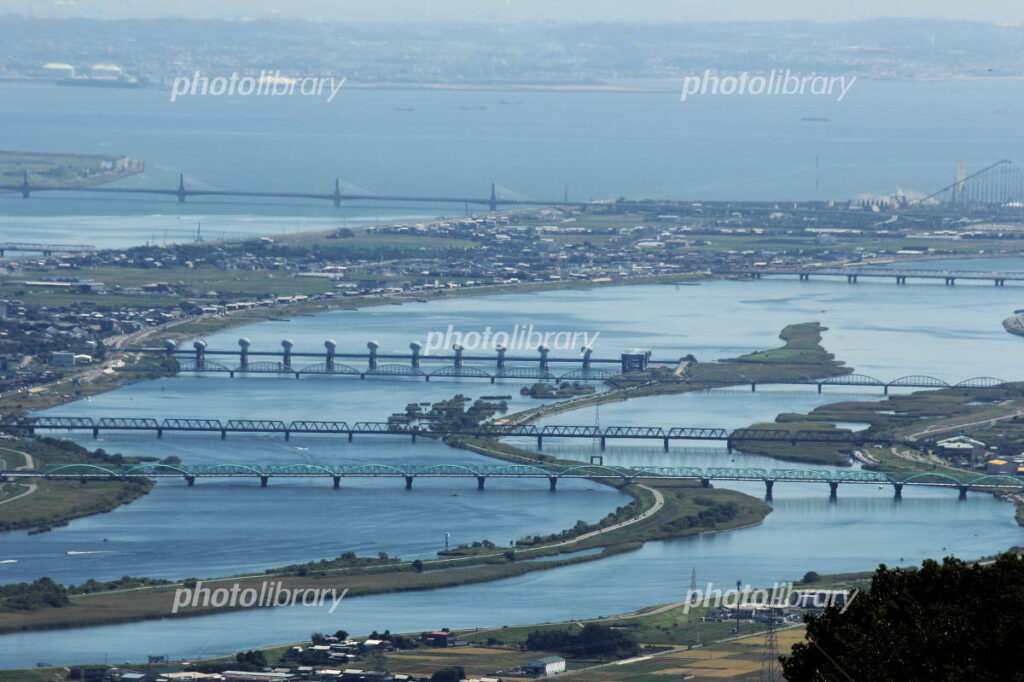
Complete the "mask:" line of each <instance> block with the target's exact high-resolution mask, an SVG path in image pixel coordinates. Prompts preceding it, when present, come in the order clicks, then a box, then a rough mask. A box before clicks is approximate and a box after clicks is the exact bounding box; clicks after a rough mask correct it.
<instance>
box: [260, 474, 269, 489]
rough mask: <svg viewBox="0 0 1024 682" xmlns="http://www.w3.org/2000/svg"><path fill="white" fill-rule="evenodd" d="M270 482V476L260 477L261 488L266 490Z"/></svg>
mask: <svg viewBox="0 0 1024 682" xmlns="http://www.w3.org/2000/svg"><path fill="white" fill-rule="evenodd" d="M269 482H270V476H260V487H261V488H266V487H267V483H269Z"/></svg>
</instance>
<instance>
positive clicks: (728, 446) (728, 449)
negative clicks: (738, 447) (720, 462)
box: [725, 438, 735, 455]
mask: <svg viewBox="0 0 1024 682" xmlns="http://www.w3.org/2000/svg"><path fill="white" fill-rule="evenodd" d="M734 449H735V448H733V445H732V438H729V439H727V440H726V441H725V451H726V452H728V453H729V454H730V455H731V454H732V451H733V450H734Z"/></svg>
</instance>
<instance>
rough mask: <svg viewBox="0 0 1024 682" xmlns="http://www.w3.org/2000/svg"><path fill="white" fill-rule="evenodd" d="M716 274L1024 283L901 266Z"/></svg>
mask: <svg viewBox="0 0 1024 682" xmlns="http://www.w3.org/2000/svg"><path fill="white" fill-rule="evenodd" d="M714 273H715V274H718V275H739V276H745V277H751V278H753V279H761V277H764V276H766V275H796V276H797V277H798V278H799V279H800V281H808V280H810V279H811V275H815V276H832V277H846V281H847V282H849V283H850V284H856V283H857V281H858V280H859V279H860V278H861V277H869V278H870V277H874V278H881V279H892V280H893V281H894V282H896V284H906V283H907V280H908V279H941V280H943V282H944V283H945V284H946V286H954V285H955V284H956V281H957V280H982V281H991V282H992V283H993V284H995V285H996V286H997V287H1001V286H1005V285H1006V283H1007V282H1024V272H1014V271H1010V270H1005V271H1004V270H940V269H934V270H926V269H921V270H918V269H912V268H901V267H876V268H874V267H873V268H868V267H835V268H829V267H826V268H811V267H750V268H720V269H716V270H714Z"/></svg>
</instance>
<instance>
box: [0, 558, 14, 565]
mask: <svg viewBox="0 0 1024 682" xmlns="http://www.w3.org/2000/svg"><path fill="white" fill-rule="evenodd" d="M16 563H18V560H17V559H0V564H16Z"/></svg>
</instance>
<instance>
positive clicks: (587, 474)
mask: <svg viewBox="0 0 1024 682" xmlns="http://www.w3.org/2000/svg"><path fill="white" fill-rule="evenodd" d="M138 477H144V478H152V479H164V478H183V479H185V481H186V482H187V483H188V485H190V486H191V485H194V484H195V482H196V480H197V479H200V478H228V479H230V478H253V479H258V480H259V481H260V485H261V486H263V487H267V485H268V483H269V481H270V479H272V478H330V479H332V481H333V483H334V487H335V488H340V487H341V479H343V478H398V479H404V480H405V487H406V489H408V490H411V489H412V486H413V481H414V480H415V479H417V478H420V479H425V478H450V479H470V480H475V481H476V484H477V489H478V490H483V489H484V486H485V483H486V481H487V479H488V478H505V479H512V478H518V479H541V480H544V479H546V480H547V481H548V485H549V487H550V489H551V490H552V491H554V490H556V489H557V486H558V481H559V480H562V479H591V480H599V481H605V482H608V483H613V484H622V485H628V484H630V483H633V482H635V481H638V480H682V481H696V482H699V483H700V484H701V485H702V486H705V487H710V486H711V484H712V483H713V482H716V481H723V482H726V481H744V482H758V481H760V482H762V483H764V486H765V493H766V497H769V498H770V497H771V494H772V488H773V486H774V485H775V484H776V483H782V482H785V483H827V484H828V486H829V494H830V497H833V498H834V497H835V496H836V494H837V490H838V488H839V484H841V483H842V484H853V485H876V486H892V487H893V491H894V495H895V497H900V496H901V494H902V491H903V488H904V486H931V487H941V488H951V489H954V490H958V491H959V493H960V497H961V498H965V497H966V496H967V492H968V491H971V490H973V491H979V492H994V491H1022V490H1024V477H1020V476H998V475H986V474H966V473H965V474H956V475H954V474H946V473H936V472H900V473H891V472H880V471H852V470H847V471H840V470H833V469H751V468H720V467H665V466H651V467H618V466H605V465H594V464H580V465H570V466H543V465H533V464H500V465H483V466H472V465H465V464H429V465H427V464H402V465H391V464H348V465H333V466H326V465H320V464H285V465H261V464H209V465H202V464H199V465H188V466H186V465H177V464H140V465H137V466H132V467H110V466H102V465H98V464H84V463H83V464H61V465H56V466H52V467H50V468H47V469H45V470H36V471H23V470H19V471H0V481H4V480H7V481H12V480H17V479H31V478H46V479H51V480H79V481H88V480H127V479H131V478H138Z"/></svg>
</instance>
